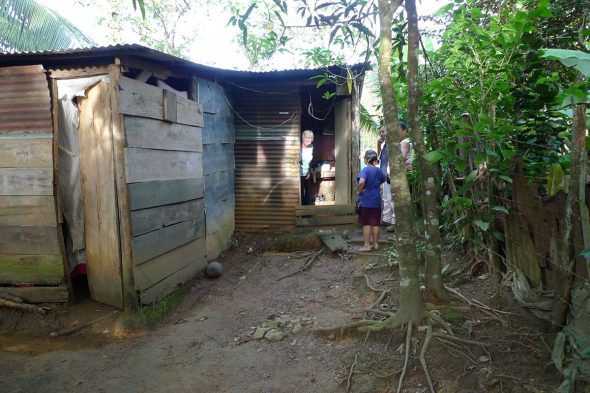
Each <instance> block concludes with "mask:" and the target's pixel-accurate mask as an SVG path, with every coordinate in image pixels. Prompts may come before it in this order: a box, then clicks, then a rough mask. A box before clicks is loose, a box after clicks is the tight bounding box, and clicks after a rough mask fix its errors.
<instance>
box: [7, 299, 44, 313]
mask: <svg viewBox="0 0 590 393" xmlns="http://www.w3.org/2000/svg"><path fill="white" fill-rule="evenodd" d="M0 307H9V308H16V309H18V310H23V311H32V312H34V313H37V314H39V315H45V313H46V311H45V309H44V308H41V307H37V306H33V305H32V304H26V303H17V302H14V301H12V300H8V299H3V298H0Z"/></svg>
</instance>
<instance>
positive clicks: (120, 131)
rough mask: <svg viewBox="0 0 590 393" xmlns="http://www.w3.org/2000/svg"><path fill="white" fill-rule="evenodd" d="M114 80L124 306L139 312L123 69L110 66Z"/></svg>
mask: <svg viewBox="0 0 590 393" xmlns="http://www.w3.org/2000/svg"><path fill="white" fill-rule="evenodd" d="M109 77H110V79H111V84H110V89H109V94H110V97H111V108H110V109H111V114H112V122H113V123H112V124H113V159H114V160H115V166H114V169H115V193H116V201H117V209H118V213H119V242H120V244H119V247H120V249H121V253H120V257H121V260H120V265H121V277H122V278H121V279H122V287H123V306H124V308H125V309H126V310H136V309H137V308H138V305H139V299H138V298H137V294H136V293H135V281H134V280H135V277H134V274H133V245H132V238H131V237H132V235H131V197H130V192H129V188H128V187H127V178H126V177H125V165H126V162H125V119H124V116H123V115H122V114H121V112H120V107H121V101H120V99H121V96H120V92H119V80H120V77H121V68H120V66H118V65H112V66H109Z"/></svg>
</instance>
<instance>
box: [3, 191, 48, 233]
mask: <svg viewBox="0 0 590 393" xmlns="http://www.w3.org/2000/svg"><path fill="white" fill-rule="evenodd" d="M55 217H56V215H55V202H54V200H53V197H52V196H0V225H25V226H35V225H37V226H55V225H56V218H55Z"/></svg>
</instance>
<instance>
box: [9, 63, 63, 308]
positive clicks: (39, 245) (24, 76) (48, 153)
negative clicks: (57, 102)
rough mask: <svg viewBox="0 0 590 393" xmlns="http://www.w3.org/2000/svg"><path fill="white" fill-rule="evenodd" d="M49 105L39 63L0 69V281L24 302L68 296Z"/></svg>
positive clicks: (42, 71)
mask: <svg viewBox="0 0 590 393" xmlns="http://www.w3.org/2000/svg"><path fill="white" fill-rule="evenodd" d="M50 108H51V101H50V95H49V86H48V82H47V77H46V75H45V71H44V69H43V67H42V66H41V65H34V66H22V67H3V68H0V285H1V286H3V288H2V290H3V291H4V292H7V293H9V294H15V295H17V296H19V297H21V298H23V299H25V300H26V301H29V302H61V301H66V300H67V297H68V293H67V288H66V287H65V286H64V285H61V284H63V283H64V281H65V280H64V269H63V259H62V254H61V245H60V242H61V241H60V237H59V232H58V223H57V220H56V212H55V209H56V207H55V201H54V171H53V147H54V144H53V125H52V121H51V110H50ZM20 284H27V287H21V285H20ZM13 286H14V287H13ZM38 286H43V289H42V290H40V289H39V288H37V287H38Z"/></svg>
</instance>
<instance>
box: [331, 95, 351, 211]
mask: <svg viewBox="0 0 590 393" xmlns="http://www.w3.org/2000/svg"><path fill="white" fill-rule="evenodd" d="M350 103H351V99H350V97H348V98H345V99H343V100H341V101H338V102H336V107H335V126H334V129H335V130H337V132H336V135H335V145H336V146H335V153H336V197H335V198H336V203H337V204H338V205H341V204H344V203H350V202H351V189H352V174H351V173H350V172H351V166H350V151H351V143H350V139H351V137H352V118H351V116H352V114H351V105H350Z"/></svg>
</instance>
